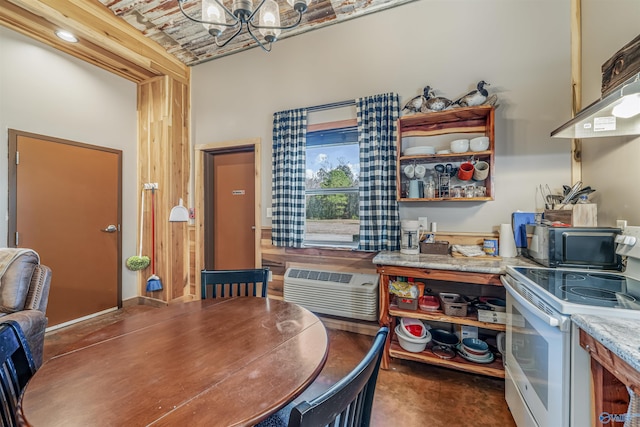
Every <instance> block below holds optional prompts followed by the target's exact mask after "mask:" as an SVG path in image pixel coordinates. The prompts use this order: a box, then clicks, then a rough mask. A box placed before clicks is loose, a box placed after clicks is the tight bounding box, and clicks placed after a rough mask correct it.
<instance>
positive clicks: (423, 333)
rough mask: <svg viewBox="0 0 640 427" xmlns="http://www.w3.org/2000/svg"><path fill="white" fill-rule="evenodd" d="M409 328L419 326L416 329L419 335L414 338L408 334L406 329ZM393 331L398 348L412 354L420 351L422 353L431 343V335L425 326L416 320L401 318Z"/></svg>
mask: <svg viewBox="0 0 640 427" xmlns="http://www.w3.org/2000/svg"><path fill="white" fill-rule="evenodd" d="M411 326H419V327H418V328H416V329H418V330H420V335H418V336H416V335H413V334H412V333H411V332H409V329H408V328H411ZM395 331H396V335H397V337H398V342H399V343H400V347H402V348H403V349H405V350H406V351H410V352H412V353H420V352H421V351H424V349H425V348H426V347H427V344H428V343H429V342H430V341H431V334H430V333H429V331H428V330H427V328H426V327H425V325H424V324H423V323H422V322H421V321H420V320H418V319H412V318H409V317H403V318H401V319H400V323H398V325H397V326H396V329H395Z"/></svg>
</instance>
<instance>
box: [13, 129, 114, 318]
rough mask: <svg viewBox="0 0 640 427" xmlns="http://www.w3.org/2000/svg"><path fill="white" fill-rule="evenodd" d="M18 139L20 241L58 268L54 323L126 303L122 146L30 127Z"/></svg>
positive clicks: (52, 295) (52, 293)
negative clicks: (63, 136) (73, 139)
mask: <svg viewBox="0 0 640 427" xmlns="http://www.w3.org/2000/svg"><path fill="white" fill-rule="evenodd" d="M12 132H13V131H12ZM11 140H14V141H15V147H16V151H17V152H18V153H19V162H18V164H17V166H16V169H15V170H16V174H15V175H16V176H15V193H14V194H15V218H14V220H15V230H16V231H17V236H18V240H17V242H16V243H17V244H16V246H17V247H24V248H32V249H34V250H35V251H37V252H38V253H39V254H40V258H41V263H42V264H45V265H47V266H49V267H50V268H51V270H52V280H51V290H50V294H49V304H48V306H47V316H48V317H49V326H53V325H57V324H60V323H65V322H68V321H72V320H75V319H79V318H82V317H85V316H89V315H91V314H95V313H98V312H101V311H105V310H108V309H111V308H114V307H118V306H120V305H121V291H120V284H121V279H120V276H121V267H120V265H121V262H120V260H121V249H120V248H121V237H120V231H119V230H120V218H121V208H120V204H121V201H120V198H121V196H120V191H121V190H120V187H121V162H122V160H121V159H122V155H121V152H120V151H118V150H111V149H102V148H99V147H94V146H89V145H86V144H79V143H72V142H70V141H63V140H57V139H53V138H47V137H41V136H38V135H32V134H25V133H18V134H13V135H10V141H11ZM10 191H11V189H10ZM10 241H11V239H10Z"/></svg>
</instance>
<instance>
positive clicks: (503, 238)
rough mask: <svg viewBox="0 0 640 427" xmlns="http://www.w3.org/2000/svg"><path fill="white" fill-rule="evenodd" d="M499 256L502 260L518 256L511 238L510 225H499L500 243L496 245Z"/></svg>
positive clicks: (511, 229)
mask: <svg viewBox="0 0 640 427" xmlns="http://www.w3.org/2000/svg"><path fill="white" fill-rule="evenodd" d="M498 250H499V255H500V256H501V257H504V258H513V257H515V256H517V255H518V250H517V249H516V240H515V238H514V237H513V227H511V224H500V241H499V243H498Z"/></svg>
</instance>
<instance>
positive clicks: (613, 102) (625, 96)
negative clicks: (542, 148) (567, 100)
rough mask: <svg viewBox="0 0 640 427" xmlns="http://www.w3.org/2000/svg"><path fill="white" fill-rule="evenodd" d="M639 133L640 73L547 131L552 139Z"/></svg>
mask: <svg viewBox="0 0 640 427" xmlns="http://www.w3.org/2000/svg"><path fill="white" fill-rule="evenodd" d="M627 135H640V73H638V74H636V75H634V76H633V77H631V78H630V79H628V80H626V81H625V82H624V83H622V84H620V85H619V86H618V87H617V88H615V89H614V90H612V91H611V92H610V93H609V94H608V95H606V96H604V97H602V98H601V99H599V100H598V101H596V102H594V103H593V104H591V105H589V106H588V107H586V108H584V109H582V110H581V111H580V112H579V113H578V114H576V116H575V117H574V118H573V119H571V120H569V121H568V122H567V123H565V124H563V125H562V126H560V127H559V128H558V129H556V130H554V131H553V132H551V136H552V137H556V138H598V137H606V136H627Z"/></svg>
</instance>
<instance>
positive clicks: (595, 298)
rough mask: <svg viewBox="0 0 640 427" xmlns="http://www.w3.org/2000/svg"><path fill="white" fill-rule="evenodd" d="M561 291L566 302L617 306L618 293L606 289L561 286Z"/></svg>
mask: <svg viewBox="0 0 640 427" xmlns="http://www.w3.org/2000/svg"><path fill="white" fill-rule="evenodd" d="M559 289H560V291H562V292H564V298H563V299H565V300H568V301H572V302H584V303H589V302H591V303H594V304H597V305H605V304H606V305H611V306H615V305H616V304H617V301H618V299H617V298H616V293H615V292H613V291H608V290H606V289H598V288H592V287H588V286H573V285H561V286H560V288H559Z"/></svg>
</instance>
